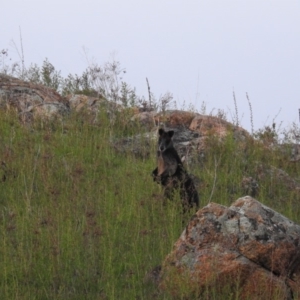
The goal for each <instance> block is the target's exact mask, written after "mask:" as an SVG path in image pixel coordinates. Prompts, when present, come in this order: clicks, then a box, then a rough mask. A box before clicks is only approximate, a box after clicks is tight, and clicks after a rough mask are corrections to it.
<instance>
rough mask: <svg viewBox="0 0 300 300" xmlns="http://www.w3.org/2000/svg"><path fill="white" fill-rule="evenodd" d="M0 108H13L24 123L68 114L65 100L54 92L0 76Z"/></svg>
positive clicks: (36, 85)
mask: <svg viewBox="0 0 300 300" xmlns="http://www.w3.org/2000/svg"><path fill="white" fill-rule="evenodd" d="M0 107H2V108H5V109H9V108H14V109H16V110H17V112H18V113H19V114H20V117H21V119H22V120H23V121H24V122H28V121H30V120H32V119H33V118H34V117H37V116H38V117H43V118H49V117H51V116H54V115H63V114H65V113H68V112H69V110H70V109H69V106H68V104H67V102H66V100H65V99H64V98H63V97H62V96H60V95H59V94H58V93H57V92H56V91H55V90H53V89H50V88H48V87H45V86H43V85H40V84H35V83H31V82H26V81H23V80H20V79H17V78H14V77H11V76H7V75H4V74H0Z"/></svg>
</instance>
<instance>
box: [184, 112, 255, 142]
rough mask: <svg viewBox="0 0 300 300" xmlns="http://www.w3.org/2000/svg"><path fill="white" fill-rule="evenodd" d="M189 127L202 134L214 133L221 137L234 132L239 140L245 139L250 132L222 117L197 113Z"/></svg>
mask: <svg viewBox="0 0 300 300" xmlns="http://www.w3.org/2000/svg"><path fill="white" fill-rule="evenodd" d="M189 129H190V130H192V131H196V132H199V133H200V134H201V135H202V136H206V135H214V136H218V137H220V138H223V137H226V136H227V134H228V133H229V132H233V134H234V137H235V138H236V139H237V140H239V141H244V140H245V139H246V138H248V137H249V133H248V132H247V131H246V130H245V129H243V128H241V127H238V126H235V125H233V124H232V123H230V122H227V121H225V120H223V119H221V118H218V117H214V116H207V115H199V114H198V115H196V116H195V117H194V118H193V119H192V120H191V123H190V125H189Z"/></svg>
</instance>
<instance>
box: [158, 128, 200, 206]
mask: <svg viewBox="0 0 300 300" xmlns="http://www.w3.org/2000/svg"><path fill="white" fill-rule="evenodd" d="M158 134H159V138H158V151H157V168H156V169H155V170H153V172H152V176H153V180H154V181H156V182H158V183H160V184H161V185H162V186H163V187H164V189H165V192H164V194H165V196H166V197H167V198H169V199H172V195H173V193H174V190H175V189H178V188H179V189H180V197H181V200H182V205H183V210H184V211H186V210H187V209H188V208H191V207H193V206H196V207H198V206H199V196H198V193H197V190H196V188H195V185H194V182H193V180H192V178H191V177H190V175H189V174H188V173H187V171H186V170H185V169H184V167H183V165H182V161H181V159H180V157H179V155H178V153H177V151H176V149H175V148H174V145H173V140H172V137H173V135H174V131H173V130H170V131H164V129H162V128H161V129H159V131H158Z"/></svg>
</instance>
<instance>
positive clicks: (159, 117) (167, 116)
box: [154, 110, 198, 128]
mask: <svg viewBox="0 0 300 300" xmlns="http://www.w3.org/2000/svg"><path fill="white" fill-rule="evenodd" d="M197 115H198V114H197V113H194V112H190V111H182V110H167V111H165V112H160V113H157V114H155V115H154V120H155V123H156V124H157V125H161V124H164V126H166V127H172V128H176V127H186V128H188V127H189V126H190V123H191V121H192V120H193V119H194V118H195V116H197Z"/></svg>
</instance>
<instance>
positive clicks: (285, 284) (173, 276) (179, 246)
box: [160, 196, 300, 300]
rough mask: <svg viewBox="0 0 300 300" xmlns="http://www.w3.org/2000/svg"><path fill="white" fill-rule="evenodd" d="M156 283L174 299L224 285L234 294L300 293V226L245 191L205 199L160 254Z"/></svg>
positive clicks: (253, 296) (285, 295)
mask: <svg viewBox="0 0 300 300" xmlns="http://www.w3.org/2000/svg"><path fill="white" fill-rule="evenodd" d="M160 288H161V289H163V290H165V291H168V292H169V293H170V294H172V295H173V297H174V299H177V298H180V297H183V298H185V297H187V298H189V297H195V296H197V297H199V296H200V295H203V294H205V293H207V292H208V291H212V290H214V291H217V292H224V290H226V289H227V290H226V291H227V292H228V293H231V295H232V294H234V295H235V297H236V296H237V295H238V296H239V299H257V300H258V299H293V298H292V297H293V296H294V297H299V296H300V226H299V225H297V224H295V223H294V222H292V221H290V220H289V219H287V218H286V217H284V216H283V215H281V214H279V213H277V212H275V211H274V210H272V209H270V208H269V207H267V206H264V205H262V204H261V203H259V202H258V201H256V200H255V199H253V198H251V197H250V196H246V197H243V198H240V199H238V200H237V201H235V202H234V203H233V204H232V205H231V206H230V207H225V206H222V205H219V204H215V203H210V204H209V205H207V206H205V207H204V208H202V209H201V210H199V211H198V212H197V213H196V214H195V215H194V216H193V217H192V219H191V221H190V222H189V224H188V225H187V227H186V229H185V230H184V231H183V233H182V234H181V236H180V238H179V239H178V241H177V242H176V243H175V245H174V250H173V251H172V252H171V253H170V254H169V255H168V256H167V258H166V259H165V261H164V263H163V266H162V270H161V274H160ZM191 295H193V296H191ZM189 299H192V298H189ZM193 299H195V298H193Z"/></svg>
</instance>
